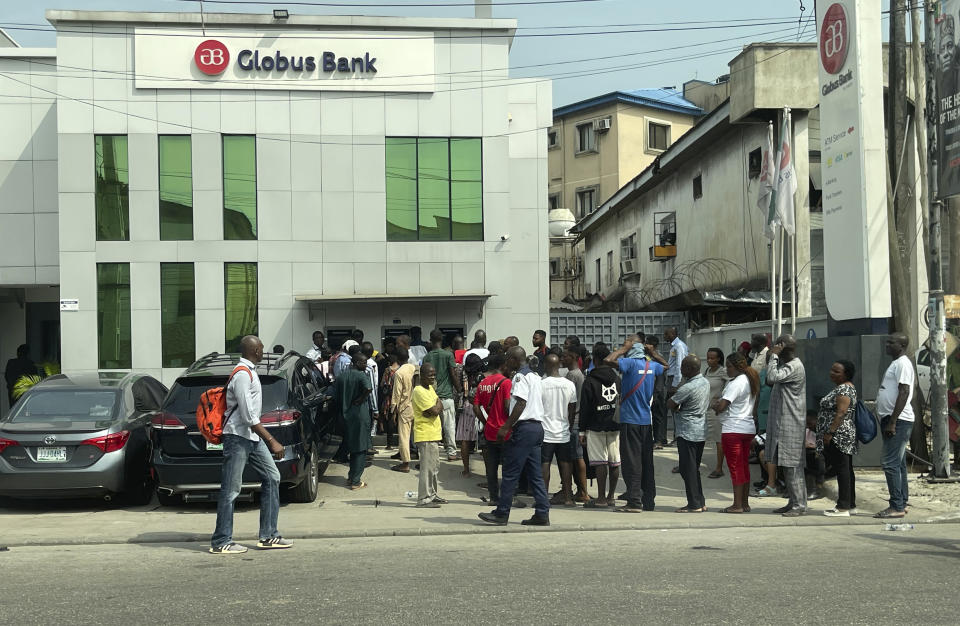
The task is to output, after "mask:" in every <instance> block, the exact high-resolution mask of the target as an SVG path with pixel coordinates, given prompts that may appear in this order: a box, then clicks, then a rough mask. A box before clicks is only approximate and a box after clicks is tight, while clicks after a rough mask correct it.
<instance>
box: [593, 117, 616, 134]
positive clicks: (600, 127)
mask: <svg viewBox="0 0 960 626" xmlns="http://www.w3.org/2000/svg"><path fill="white" fill-rule="evenodd" d="M612 123H613V120H612V119H611V118H609V117H603V118H600V119H598V120H594V121H593V130H595V131H597V132H598V133H605V132H607V131H608V130H610V125H611V124H612Z"/></svg>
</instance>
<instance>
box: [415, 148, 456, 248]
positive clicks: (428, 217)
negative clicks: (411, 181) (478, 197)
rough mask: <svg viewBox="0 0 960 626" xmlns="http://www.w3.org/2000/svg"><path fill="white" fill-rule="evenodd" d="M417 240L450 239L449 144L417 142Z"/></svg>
mask: <svg viewBox="0 0 960 626" xmlns="http://www.w3.org/2000/svg"><path fill="white" fill-rule="evenodd" d="M417 210H418V214H419V224H420V241H449V240H450V142H449V141H448V140H447V139H418V140H417Z"/></svg>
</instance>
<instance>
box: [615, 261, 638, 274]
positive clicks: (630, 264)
mask: <svg viewBox="0 0 960 626" xmlns="http://www.w3.org/2000/svg"><path fill="white" fill-rule="evenodd" d="M638 269H639V268H638V267H637V260H636V259H625V260H623V261H620V272H621V273H622V274H623V275H624V276H629V275H630V274H636V273H637V271H638Z"/></svg>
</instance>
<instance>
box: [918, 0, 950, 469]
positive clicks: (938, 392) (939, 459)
mask: <svg viewBox="0 0 960 626" xmlns="http://www.w3.org/2000/svg"><path fill="white" fill-rule="evenodd" d="M935 6H936V5H935V4H934V3H932V2H927V3H926V7H925V8H926V20H925V23H926V24H925V26H926V30H925V35H926V36H925V39H926V41H927V46H926V70H927V106H928V110H927V136H928V137H936V136H937V128H936V119H937V117H936V102H937V86H936V73H935V72H936V51H935V46H934V45H933V44H932V42H934V41H936V33H935V32H934V31H935V28H936V27H935V25H934V17H935V15H936V14H935V13H934V10H935ZM914 36H916V35H914ZM917 69H919V68H917ZM928 146H930V147H933V148H934V149H932V150H929V159H928V163H929V167H928V169H927V177H928V181H929V189H930V196H929V210H930V215H929V218H928V223H929V225H930V255H929V259H930V269H929V272H928V280H929V283H930V304H929V306H930V312H931V313H932V315H931V320H930V418H931V423H932V425H933V451H932V454H931V455H930V456H931V460H932V461H933V474H934V476H935V477H937V478H949V477H950V436H949V434H948V428H947V355H946V325H947V324H946V318H945V315H944V310H943V274H942V271H941V267H940V217H941V214H942V208H943V207H942V205H941V203H940V201H939V200H937V191H938V186H939V182H938V180H937V178H938V171H937V168H938V163H937V150H936V149H935V148H936V142H935V141H934V142H933V143H929V144H928ZM928 149H929V148H928Z"/></svg>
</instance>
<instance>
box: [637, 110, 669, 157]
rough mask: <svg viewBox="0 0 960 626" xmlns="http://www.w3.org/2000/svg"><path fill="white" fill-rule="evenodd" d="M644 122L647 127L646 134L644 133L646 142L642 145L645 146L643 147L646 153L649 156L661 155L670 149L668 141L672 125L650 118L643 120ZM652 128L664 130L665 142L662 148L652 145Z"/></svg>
mask: <svg viewBox="0 0 960 626" xmlns="http://www.w3.org/2000/svg"><path fill="white" fill-rule="evenodd" d="M644 121H645V122H646V125H647V127H646V133H645V136H646V141H645V142H644V143H645V144H646V145H645V148H646V152H648V153H650V154H661V153H663V152H666V151H667V149H668V148H669V147H670V139H671V137H670V135H671V133H672V130H673V125H672V124H671V123H670V122H668V121H666V120H659V119H656V118H652V117H647V118H644ZM653 126H659V127H661V128H664V129H666V133H665V134H666V137H665V140H666V141H665V145H664V147H663V148H657V147H655V146H654V145H653V141H652V139H653V137H652V135H653V133H652V132H651V129H652V127H653Z"/></svg>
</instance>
